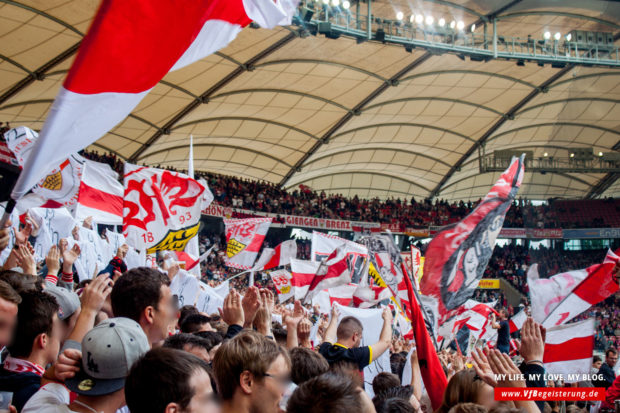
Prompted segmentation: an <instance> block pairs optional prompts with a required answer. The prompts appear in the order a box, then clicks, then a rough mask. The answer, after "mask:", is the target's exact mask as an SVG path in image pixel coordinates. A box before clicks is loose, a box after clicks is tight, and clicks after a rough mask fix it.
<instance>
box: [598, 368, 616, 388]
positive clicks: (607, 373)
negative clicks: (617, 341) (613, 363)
mask: <svg viewBox="0 0 620 413" xmlns="http://www.w3.org/2000/svg"><path fill="white" fill-rule="evenodd" d="M598 374H602V375H603V380H592V383H593V384H594V385H595V386H596V387H605V388H608V387H609V386H611V384H612V383H613V382H614V380H615V379H616V373H614V369H612V368H611V367H609V364H607V363H603V365H602V366H601V368H600V369H598Z"/></svg>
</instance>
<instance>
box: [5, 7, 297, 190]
mask: <svg viewBox="0 0 620 413" xmlns="http://www.w3.org/2000/svg"><path fill="white" fill-rule="evenodd" d="M295 8H296V2H295V1H293V0H276V1H273V0H196V1H189V2H188V1H183V0H134V1H114V0H104V1H103V2H102V3H101V6H100V7H99V10H98V12H97V15H96V16H95V18H94V19H93V21H92V23H91V26H90V29H89V30H88V33H87V34H86V36H85V37H84V39H83V40H82V44H81V46H80V50H79V52H78V55H77V57H76V58H75V61H74V62H73V65H72V67H71V69H70V70H69V73H68V75H67V78H66V79H65V81H64V84H63V86H62V87H61V89H60V91H59V93H58V95H57V96H56V100H55V101H54V104H53V106H52V108H51V110H50V113H49V115H48V117H47V119H46V121H45V124H44V125H43V129H42V131H41V139H39V140H38V141H37V143H36V146H35V147H34V148H33V149H32V154H31V156H30V157H29V159H28V161H27V163H26V164H25V166H24V169H23V173H22V174H21V175H20V177H19V180H18V182H17V184H16V186H15V188H14V190H13V193H12V198H13V199H19V198H20V197H21V196H23V195H24V194H25V193H26V192H27V191H28V190H29V189H30V188H32V187H33V186H34V185H35V184H36V183H37V182H38V181H39V180H40V179H41V178H42V177H43V176H44V175H45V174H46V173H48V172H49V171H50V170H51V169H52V168H54V167H55V166H56V165H58V164H60V163H61V162H62V161H63V159H65V158H66V156H67V155H66V154H67V153H73V152H77V151H79V150H80V149H82V148H84V147H86V146H88V145H89V144H91V143H92V142H94V141H96V140H97V139H99V138H100V137H101V136H103V135H104V134H105V133H106V132H108V131H109V130H110V129H112V128H113V127H114V126H115V125H116V124H118V123H119V122H120V121H122V120H123V119H124V118H125V117H126V116H127V115H128V114H129V113H130V112H131V111H132V110H133V108H135V107H136V105H137V104H138V103H139V102H140V101H141V100H142V98H143V97H144V96H145V95H146V94H147V93H148V92H149V91H150V90H151V89H152V88H153V87H154V86H155V85H156V84H157V82H159V81H160V80H161V79H162V78H163V77H164V76H165V75H166V74H167V73H168V72H170V71H172V70H176V69H179V68H181V67H184V66H186V65H189V64H190V63H193V62H195V61H197V60H200V59H202V58H204V57H206V56H208V55H210V54H211V53H214V52H216V51H217V50H219V49H221V48H222V47H224V46H226V45H227V44H228V43H229V42H230V41H231V40H233V39H234V38H235V37H236V36H237V34H238V33H239V32H240V31H241V29H242V28H243V27H245V26H247V25H248V24H249V23H250V22H251V21H252V20H254V21H255V22H256V23H258V24H259V25H260V26H261V27H266V28H271V27H274V26H276V25H278V24H290V22H291V17H292V15H293V13H294V12H295Z"/></svg>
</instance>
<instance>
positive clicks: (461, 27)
mask: <svg viewBox="0 0 620 413" xmlns="http://www.w3.org/2000/svg"><path fill="white" fill-rule="evenodd" d="M456 28H457V29H459V30H463V29H464V28H465V23H464V22H463V20H459V22H458V23H457V24H456Z"/></svg>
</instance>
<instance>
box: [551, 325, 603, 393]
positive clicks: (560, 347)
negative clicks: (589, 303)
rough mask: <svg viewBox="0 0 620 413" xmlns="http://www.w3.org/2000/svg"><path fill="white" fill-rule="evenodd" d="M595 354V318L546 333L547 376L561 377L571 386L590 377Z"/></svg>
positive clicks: (554, 328) (559, 327) (553, 328)
mask: <svg viewBox="0 0 620 413" xmlns="http://www.w3.org/2000/svg"><path fill="white" fill-rule="evenodd" d="M593 351H594V318H589V319H587V320H584V321H580V322H578V323H571V324H564V325H560V326H556V327H551V328H548V329H547V335H546V338H545V353H544V355H543V360H542V361H543V363H544V365H545V369H546V370H547V374H562V375H564V377H565V381H566V382H568V383H571V382H575V381H578V379H570V377H575V376H576V375H581V374H590V369H591V367H592V353H593Z"/></svg>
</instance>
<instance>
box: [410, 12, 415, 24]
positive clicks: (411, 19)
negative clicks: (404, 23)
mask: <svg viewBox="0 0 620 413" xmlns="http://www.w3.org/2000/svg"><path fill="white" fill-rule="evenodd" d="M414 21H415V16H414V15H413V14H412V15H411V16H409V23H413V22H414Z"/></svg>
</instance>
